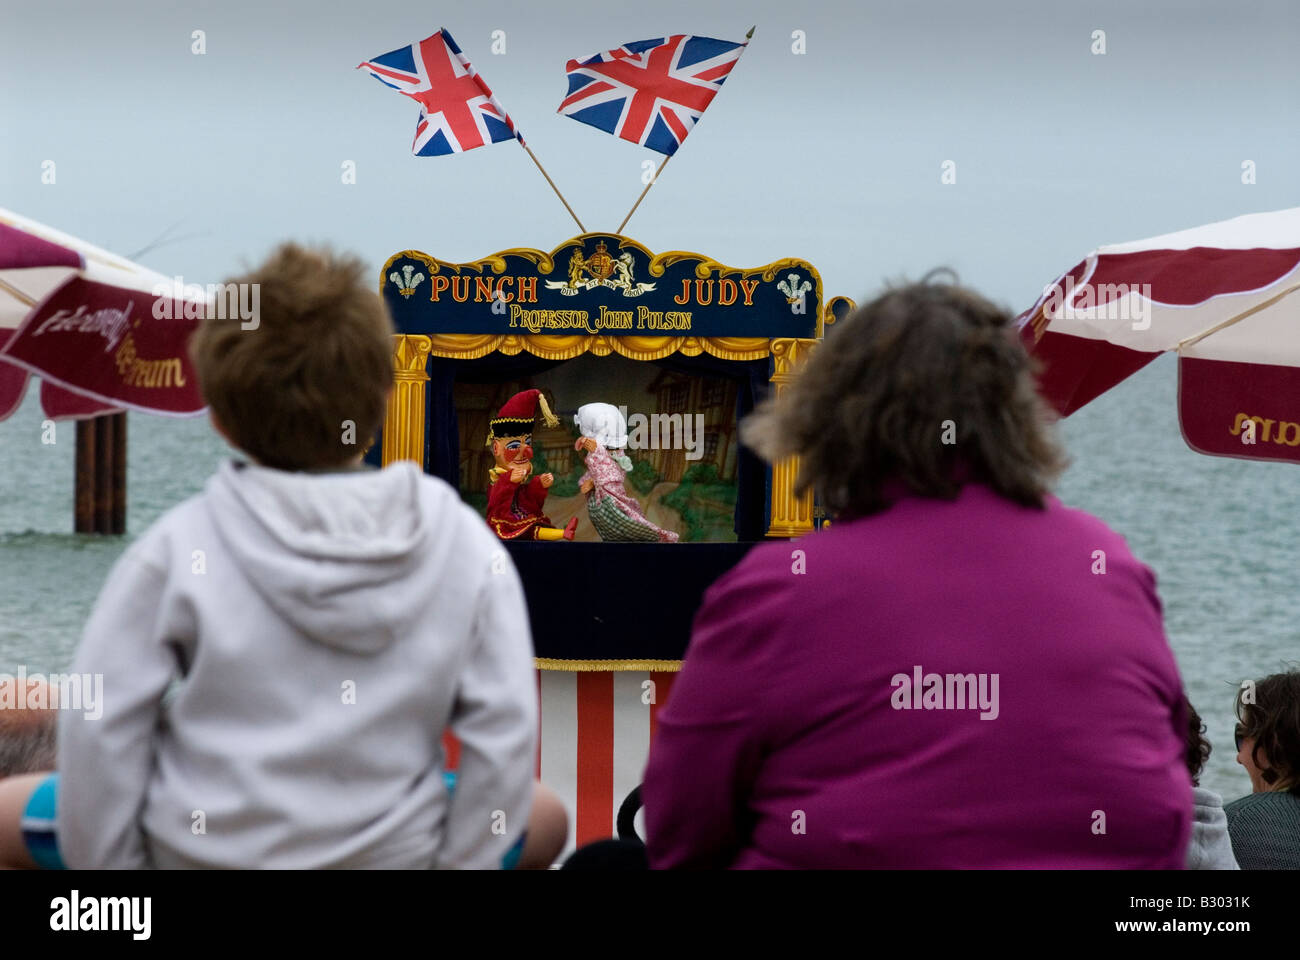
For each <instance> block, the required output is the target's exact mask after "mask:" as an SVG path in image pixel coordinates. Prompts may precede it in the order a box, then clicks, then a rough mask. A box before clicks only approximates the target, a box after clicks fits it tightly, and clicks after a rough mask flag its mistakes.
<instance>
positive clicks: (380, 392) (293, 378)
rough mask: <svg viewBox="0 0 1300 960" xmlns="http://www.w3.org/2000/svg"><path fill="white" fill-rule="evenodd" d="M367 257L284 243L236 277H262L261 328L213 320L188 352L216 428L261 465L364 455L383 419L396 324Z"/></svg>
mask: <svg viewBox="0 0 1300 960" xmlns="http://www.w3.org/2000/svg"><path fill="white" fill-rule="evenodd" d="M365 275H366V271H365V267H364V265H363V264H362V262H361V261H360V260H359V259H357V258H355V257H350V256H343V255H340V254H334V253H331V252H329V251H327V250H309V249H306V248H304V247H300V246H297V245H295V244H291V243H290V244H285V245H283V246H281V247H280V248H279V249H278V250H276V251H275V252H274V253H273V254H271V256H270V258H269V259H267V260H266V262H265V263H263V264H261V265H260V266H258V267H256V268H254V269H252V270H251V271H249V272H248V273H247V274H245V275H244V276H241V277H234V278H232V279H231V280H230V281H228V282H229V283H236V284H244V283H248V284H257V285H258V288H257V289H258V294H259V296H258V300H257V301H256V302H258V304H259V312H258V316H257V317H256V325H255V326H253V325H249V328H248V329H244V322H243V321H241V319H240V318H239V317H238V316H236V317H233V318H231V319H219V318H214V317H209V318H206V319H204V320H203V321H202V322H200V324H199V327H198V329H197V330H196V331H195V333H194V336H193V338H192V339H191V341H190V353H191V355H192V356H193V358H194V367H195V370H196V372H197V373H198V377H199V386H200V388H201V389H202V391H203V396H204V398H205V399H206V400H207V402H208V404H209V405H210V406H211V411H212V419H213V423H214V425H215V426H216V428H217V429H218V430H219V431H220V432H221V433H222V435H224V436H225V437H226V439H228V440H229V441H230V442H231V444H232V445H234V446H235V447H238V448H239V449H240V450H242V451H244V452H245V453H246V454H248V455H249V456H250V457H252V458H253V459H254V460H255V461H257V462H258V463H260V464H263V465H265V466H268V467H275V468H277V469H280V470H316V469H328V468H330V467H336V466H341V465H343V464H345V463H348V462H351V461H354V460H357V459H358V458H359V457H360V455H361V453H362V451H363V450H364V448H365V445H366V444H367V443H368V442H369V441H370V439H371V438H372V437H373V436H374V435H375V433H376V431H378V429H379V427H380V425H381V424H382V423H383V419H384V409H385V405H386V403H387V398H388V392H389V389H390V388H391V387H392V383H393V359H392V358H393V341H392V335H393V325H392V321H391V320H390V319H389V316H388V310H387V309H386V308H385V306H384V304H383V301H382V300H380V298H379V296H378V294H376V293H375V291H374V289H373V288H372V286H371V285H370V284H369V283H367V282H366V279H365Z"/></svg>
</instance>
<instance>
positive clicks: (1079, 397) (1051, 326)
mask: <svg viewBox="0 0 1300 960" xmlns="http://www.w3.org/2000/svg"><path fill="white" fill-rule="evenodd" d="M1297 291H1300V207H1295V208H1292V209H1289V210H1279V211H1276V212H1272V213H1256V214H1249V215H1247V216H1242V217H1236V218H1234V219H1232V220H1224V221H1222V222H1220V223H1211V224H1208V225H1206V226H1202V227H1196V228H1194V229H1191V230H1182V231H1179V232H1178V233H1169V234H1165V235H1163V236H1159V237H1152V238H1151V239H1149V240H1138V241H1134V242H1132V243H1120V244H1114V245H1112V246H1105V247H1099V248H1098V249H1096V250H1094V251H1093V252H1092V253H1090V254H1089V255H1088V256H1087V258H1086V259H1085V260H1083V261H1082V262H1081V263H1079V264H1077V265H1076V266H1074V267H1073V268H1072V269H1070V270H1068V271H1067V272H1066V273H1064V274H1062V275H1061V277H1060V278H1059V279H1058V280H1057V281H1056V282H1055V283H1054V284H1051V285H1050V286H1048V287H1047V288H1045V289H1044V291H1043V295H1042V296H1041V297H1040V298H1039V299H1038V302H1037V303H1035V304H1034V306H1033V307H1032V308H1030V309H1029V310H1027V311H1025V313H1024V314H1022V315H1021V317H1020V333H1021V337H1022V339H1023V340H1024V342H1025V344H1026V346H1027V347H1028V348H1029V350H1030V351H1031V352H1032V353H1034V354H1035V356H1037V357H1038V358H1039V360H1040V361H1041V362H1042V365H1043V366H1042V370H1041V373H1040V378H1039V385H1040V389H1041V390H1042V392H1043V395H1044V397H1045V398H1046V399H1047V400H1048V402H1050V403H1051V404H1052V405H1053V406H1054V407H1055V408H1056V409H1057V410H1058V411H1059V412H1060V413H1061V414H1062V415H1063V416H1069V415H1070V414H1071V413H1073V412H1074V411H1075V410H1078V409H1079V408H1080V407H1082V406H1083V405H1084V404H1086V403H1088V402H1089V401H1090V400H1092V399H1093V398H1095V397H1097V396H1099V395H1100V394H1102V393H1104V392H1105V391H1107V390H1109V389H1110V388H1111V387H1113V386H1114V385H1115V384H1117V383H1119V382H1120V381H1121V380H1124V379H1125V378H1126V377H1128V376H1129V375H1131V374H1132V373H1134V372H1135V371H1137V370H1139V369H1141V368H1142V367H1144V366H1146V365H1147V364H1148V363H1150V362H1151V361H1152V360H1154V359H1155V358H1156V357H1158V356H1159V355H1160V354H1162V353H1165V352H1168V351H1176V352H1177V354H1178V417H1179V422H1180V424H1181V425H1182V432H1183V439H1184V440H1186V442H1187V445H1188V446H1190V447H1191V448H1192V449H1193V450H1196V451H1198V452H1200V453H1206V454H1211V455H1214V456H1228V457H1240V458H1243V459H1250V460H1283V461H1291V462H1296V463H1300V296H1296V295H1294V294H1296V293H1297Z"/></svg>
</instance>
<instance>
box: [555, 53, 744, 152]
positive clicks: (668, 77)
mask: <svg viewBox="0 0 1300 960" xmlns="http://www.w3.org/2000/svg"><path fill="white" fill-rule="evenodd" d="M744 52H745V44H744V43H732V42H730V41H728V40H714V39H712V38H710V37H694V36H689V35H686V34H678V35H677V36H672V37H656V38H654V39H653V40H639V41H637V42H636V43H625V44H623V46H621V47H619V48H618V49H617V50H609V51H607V52H605V53H598V54H596V55H595V56H594V57H591V58H590V59H588V60H583V61H582V62H578V61H577V60H570V61H569V62H568V63H567V64H566V65H565V68H564V70H565V73H567V74H568V77H569V91H568V93H567V94H566V95H565V97H564V101H563V102H562V103H561V104H560V108H559V110H557V111H556V112H557V113H562V114H564V115H565V116H566V117H572V118H573V119H574V120H581V121H582V122H583V123H587V124H590V125H591V126H593V127H598V128H599V129H601V130H604V131H605V132H606V133H612V134H614V135H615V136H616V137H622V138H623V139H624V140H630V141H631V142H633V143H638V144H640V145H642V146H644V147H649V148H650V149H651V150H657V151H658V152H659V153H665V154H668V155H669V156H671V155H672V154H674V153H676V152H677V148H678V147H679V146H681V143H682V141H683V140H685V139H686V134H688V133H690V130H691V127H693V126H695V121H696V120H698V119H699V118H700V114H702V113H704V108H705V107H707V106H708V105H709V102H710V101H711V100H712V99H713V98H714V96H715V95H716V94H717V92H718V91H719V90H720V89H722V81H723V80H725V79H726V78H727V74H728V73H730V72H731V68H732V67H734V66H735V65H736V61H737V60H739V59H740V55H741V54H742V53H744Z"/></svg>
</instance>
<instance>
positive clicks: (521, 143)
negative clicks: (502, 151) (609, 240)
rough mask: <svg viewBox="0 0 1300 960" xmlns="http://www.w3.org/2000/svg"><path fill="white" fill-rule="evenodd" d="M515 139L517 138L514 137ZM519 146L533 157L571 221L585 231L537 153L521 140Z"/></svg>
mask: <svg viewBox="0 0 1300 960" xmlns="http://www.w3.org/2000/svg"><path fill="white" fill-rule="evenodd" d="M515 139H518V138H517V137H516V138H515ZM519 146H521V147H523V148H524V149H525V150H526V151H527V152H528V155H529V156H530V157H532V158H533V163H535V164H537V169H538V170H540V171H542V176H544V177H545V178H546V182H547V183H549V184H550V185H551V189H552V190H554V191H555V195H556V196H557V197H559V198H560V203H562V204H564V209H565V210H568V211H569V216H571V217H573V222H574V223H576V224H577V225H578V229H579V230H581V231H582V232H583V233H586V232H587V228H586V227H584V226H583V225H582V221H581V220H579V219H578V215H577V214H576V213H574V212H573V207H571V206H569V201H568V200H565V199H564V194H562V193H560V188H559V187H557V186H556V185H555V181H554V180H552V179H551V175H550V174H549V173H547V172H546V168H545V167H543V166H542V162H541V161H540V160H538V159H537V155H536V154H535V153H533V150H532V147H530V146H528V144H526V143H524V142H523V141H522V140H519Z"/></svg>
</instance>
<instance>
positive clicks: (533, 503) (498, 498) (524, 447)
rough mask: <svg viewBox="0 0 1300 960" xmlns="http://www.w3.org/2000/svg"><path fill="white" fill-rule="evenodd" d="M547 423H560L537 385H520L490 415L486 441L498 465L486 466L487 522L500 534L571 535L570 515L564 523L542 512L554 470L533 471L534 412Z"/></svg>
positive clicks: (568, 537) (544, 537)
mask: <svg viewBox="0 0 1300 960" xmlns="http://www.w3.org/2000/svg"><path fill="white" fill-rule="evenodd" d="M539 413H540V414H541V416H542V419H543V422H544V423H545V424H546V425H547V426H548V427H554V426H556V425H557V424H558V423H559V420H557V419H556V417H555V415H554V414H553V413H551V408H550V407H549V406H548V405H547V403H546V398H545V397H543V396H542V391H540V390H524V391H523V392H522V393H516V394H515V395H514V396H513V397H511V398H510V399H509V400H507V401H506V402H505V405H504V406H502V407H501V409H500V411H498V412H497V415H496V416H495V417H493V418H492V422H491V426H490V428H489V430H488V438H487V442H488V446H490V447H491V448H492V458H493V459H494V460H495V461H496V466H495V467H493V468H492V469H491V470H489V471H488V506H487V522H488V524H489V525H490V526H491V527H492V530H493V532H494V533H496V535H497V536H498V537H500V538H501V539H502V540H572V539H573V534H574V531H575V530H577V528H578V518H577V517H574V518H573V519H572V520H570V521H569V523H568V524H567V525H566V526H565V527H564V528H563V529H561V528H559V527H557V526H555V524H553V523H551V519H550V517H548V516H546V514H545V513H543V512H542V511H543V509H544V507H545V505H546V491H547V490H548V489H549V488H550V486H551V484H553V483H554V482H555V475H554V474H550V473H543V474H541V475H540V476H539V475H534V473H533V428H534V426H535V424H536V420H537V416H538V414H539Z"/></svg>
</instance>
